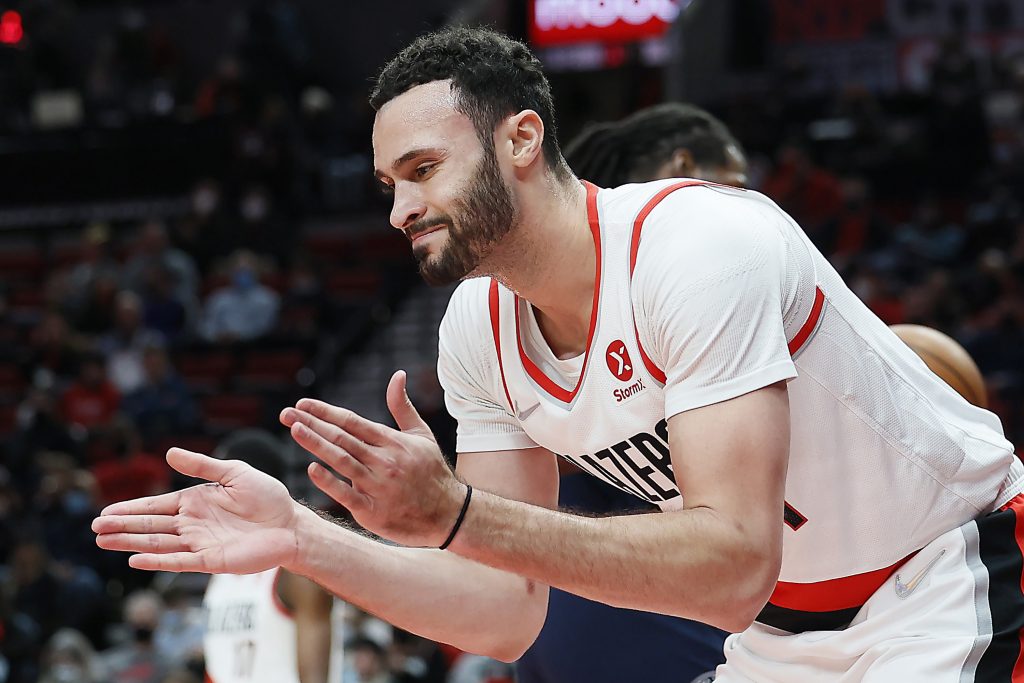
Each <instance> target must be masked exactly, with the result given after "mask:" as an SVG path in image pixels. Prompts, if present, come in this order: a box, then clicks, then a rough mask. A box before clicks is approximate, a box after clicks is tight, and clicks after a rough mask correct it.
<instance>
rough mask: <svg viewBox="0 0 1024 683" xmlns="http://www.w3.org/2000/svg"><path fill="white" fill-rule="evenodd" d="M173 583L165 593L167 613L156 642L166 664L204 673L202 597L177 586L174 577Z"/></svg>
mask: <svg viewBox="0 0 1024 683" xmlns="http://www.w3.org/2000/svg"><path fill="white" fill-rule="evenodd" d="M205 578H207V577H204V579H205ZM170 581H171V585H170V586H169V587H168V588H167V589H166V590H164V591H163V593H162V595H163V599H164V611H163V613H162V614H161V615H160V623H159V624H158V625H157V627H156V633H155V634H154V635H153V643H154V644H155V645H156V649H157V653H158V654H159V656H160V657H161V658H162V659H163V661H165V662H174V663H176V664H178V665H184V666H188V668H189V670H190V671H191V670H198V671H200V672H201V671H203V667H204V665H203V635H204V634H205V632H206V613H205V612H204V611H203V608H202V605H201V602H200V601H201V597H200V596H193V595H192V594H190V593H189V592H188V591H187V590H185V589H184V588H183V587H181V586H180V585H178V584H180V583H181V582H180V581H175V580H174V578H172V579H170Z"/></svg>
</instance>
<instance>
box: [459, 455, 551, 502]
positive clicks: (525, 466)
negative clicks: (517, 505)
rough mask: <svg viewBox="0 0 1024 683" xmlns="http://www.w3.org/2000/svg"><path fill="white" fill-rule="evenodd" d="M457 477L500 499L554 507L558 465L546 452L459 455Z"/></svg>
mask: <svg viewBox="0 0 1024 683" xmlns="http://www.w3.org/2000/svg"><path fill="white" fill-rule="evenodd" d="M456 470H457V471H458V473H459V476H460V477H462V478H463V479H464V480H465V481H467V482H469V483H470V484H472V485H473V486H475V487H477V488H480V489H482V490H484V491H489V492H491V493H494V494H496V495H499V496H501V497H502V498H508V499H510V500H518V501H522V502H524V503H529V504H531V505H539V506H541V507H546V508H551V509H554V508H556V507H558V464H557V462H556V459H555V456H554V455H553V454H552V453H551V451H549V450H547V449H546V448H540V447H534V448H522V449H517V450H509V451H480V452H473V453H460V454H459V461H458V465H457V467H456Z"/></svg>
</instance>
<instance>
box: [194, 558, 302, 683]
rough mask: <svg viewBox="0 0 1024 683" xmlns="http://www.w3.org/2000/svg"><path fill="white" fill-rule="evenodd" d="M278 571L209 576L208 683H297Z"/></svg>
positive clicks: (292, 629)
mask: <svg viewBox="0 0 1024 683" xmlns="http://www.w3.org/2000/svg"><path fill="white" fill-rule="evenodd" d="M278 571H279V570H277V569H269V570H267V571H265V572H260V573H258V574H245V575H235V574H215V575H213V576H211V577H210V582H209V584H208V585H207V588H206V594H205V596H204V597H203V607H204V608H205V609H206V613H207V619H206V636H205V638H204V639H203V651H204V654H205V658H206V674H207V679H208V681H210V683H299V668H298V663H297V661H296V636H295V620H294V619H292V617H291V615H290V614H289V612H288V608H287V607H285V606H284V604H283V603H282V602H281V599H280V598H279V597H278V596H277V589H276V584H277V576H278Z"/></svg>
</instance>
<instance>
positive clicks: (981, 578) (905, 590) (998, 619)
mask: <svg viewBox="0 0 1024 683" xmlns="http://www.w3.org/2000/svg"><path fill="white" fill-rule="evenodd" d="M1022 546H1024V494H1022V495H1021V496H1018V497H1016V498H1014V499H1013V500H1012V501H1010V503H1008V504H1007V505H1006V506H1005V507H1004V508H1003V509H1002V510H1000V511H998V512H994V513H992V514H990V515H985V516H984V517H980V518H978V519H977V520H974V521H972V522H969V523H967V524H965V525H963V526H962V527H959V528H957V529H953V530H952V531H949V532H947V533H945V534H943V535H942V536H939V537H938V538H936V539H935V540H934V541H932V542H931V543H929V544H928V545H927V546H925V547H924V548H922V549H921V550H920V551H918V552H917V553H916V554H915V555H914V556H913V557H912V558H911V559H910V560H908V561H907V562H906V563H905V564H903V565H902V566H900V567H899V568H898V569H897V570H896V571H895V572H894V573H893V574H892V575H891V576H889V577H888V578H887V579H886V580H885V582H884V583H882V584H881V586H880V587H879V588H878V589H877V590H875V592H874V593H873V594H872V595H871V596H870V597H869V598H868V599H867V601H866V602H865V603H864V604H863V607H861V608H860V609H859V610H857V611H856V615H855V616H853V619H852V621H851V622H850V625H849V626H847V627H846V628H844V629H842V630H833V631H804V632H802V633H790V632H788V631H784V630H781V629H778V628H774V627H772V626H767V625H764V624H761V623H755V624H754V625H753V626H751V627H750V628H749V629H747V630H746V631H744V632H743V633H739V634H734V635H732V636H729V638H728V639H727V640H726V642H725V655H726V663H725V664H723V665H722V666H720V667H718V670H717V672H716V678H715V681H716V683H805V682H806V683H854V682H856V683H966V682H970V681H977V682H978V683H996V682H999V683H1010V682H1011V681H1013V682H1014V683H1016V682H1017V681H1024V660H1022V657H1021V652H1022V647H1021V642H1022V641H1021V638H1022V634H1024V582H1022V566H1024V559H1022V552H1021V548H1022Z"/></svg>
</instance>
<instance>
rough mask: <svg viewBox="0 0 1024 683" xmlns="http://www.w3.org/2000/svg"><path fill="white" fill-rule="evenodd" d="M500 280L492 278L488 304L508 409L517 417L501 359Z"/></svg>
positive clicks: (499, 371)
mask: <svg viewBox="0 0 1024 683" xmlns="http://www.w3.org/2000/svg"><path fill="white" fill-rule="evenodd" d="M498 294H499V292H498V281H497V280H491V289H490V292H489V293H488V295H487V306H488V308H489V309H490V312H491V334H493V335H494V351H495V353H497V354H498V373H499V374H500V375H501V386H502V388H504V389H505V399H506V400H507V401H508V409H509V411H510V412H511V414H512V416H513V417H515V414H516V408H515V406H513V405H512V396H511V395H510V394H509V393H508V384H507V383H506V382H505V364H504V362H503V361H502V360H501V322H500V318H499V317H498Z"/></svg>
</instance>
